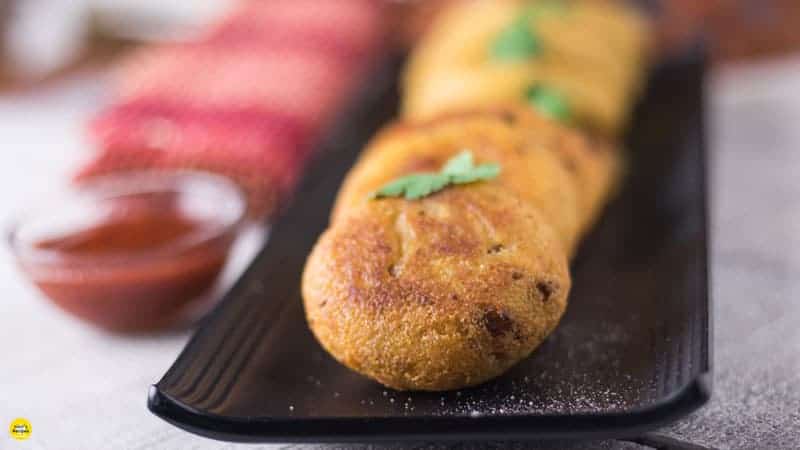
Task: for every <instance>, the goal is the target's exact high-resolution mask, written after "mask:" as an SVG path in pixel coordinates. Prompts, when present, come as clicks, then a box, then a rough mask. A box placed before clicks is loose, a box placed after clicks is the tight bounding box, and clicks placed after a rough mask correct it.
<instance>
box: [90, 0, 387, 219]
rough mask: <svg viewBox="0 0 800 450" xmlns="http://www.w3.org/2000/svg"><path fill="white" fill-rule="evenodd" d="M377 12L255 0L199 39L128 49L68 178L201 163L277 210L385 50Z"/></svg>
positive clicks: (351, 1)
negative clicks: (80, 161) (81, 161)
mask: <svg viewBox="0 0 800 450" xmlns="http://www.w3.org/2000/svg"><path fill="white" fill-rule="evenodd" d="M382 19H383V15H382V9H381V7H380V5H379V3H378V1H377V0H269V1H259V0H251V1H246V2H243V3H241V4H240V5H239V7H238V8H236V9H235V10H234V11H233V12H232V13H231V14H230V15H228V16H227V17H226V18H225V19H223V20H222V21H220V22H219V23H217V24H215V25H212V26H211V27H210V28H209V30H208V31H207V32H206V33H205V34H204V36H203V37H202V38H200V39H199V40H198V41H196V42H192V43H186V44H171V45H162V46H156V47H149V48H145V49H143V50H140V51H138V52H136V53H135V54H133V55H131V56H130V57H129V58H128V59H127V60H126V61H125V62H123V64H121V66H120V67H119V68H118V70H117V76H116V78H115V83H114V87H113V89H114V93H113V95H114V101H113V103H112V104H111V105H109V106H108V107H107V108H106V109H105V110H103V111H102V112H100V113H99V114H98V115H97V117H95V118H94V120H93V121H92V122H91V123H90V126H89V131H90V134H91V136H92V137H93V139H94V140H95V142H96V143H97V146H98V147H99V152H98V154H97V155H96V157H95V158H94V159H92V160H91V161H90V162H89V163H88V164H86V165H85V166H84V167H82V168H81V169H80V170H79V172H78V174H77V176H76V178H77V179H78V180H83V179H86V178H90V177H94V176H97V175H105V174H108V173H113V172H116V171H123V170H140V169H163V170H181V169H198V170H207V171H211V172H215V173H219V174H223V175H226V176H228V177H230V178H232V179H233V180H235V181H236V182H237V183H239V185H240V186H242V188H244V190H245V191H246V192H247V194H248V198H249V200H250V206H251V211H252V212H253V214H255V215H262V214H271V213H273V212H274V211H275V210H276V209H277V208H278V207H279V206H280V205H281V204H282V202H283V200H284V199H285V198H286V197H287V196H289V195H290V194H291V192H292V190H293V188H294V186H295V185H296V183H297V181H298V180H299V178H300V175H301V174H302V171H303V169H304V168H305V166H306V165H307V163H308V161H309V159H310V158H311V157H312V156H313V149H314V146H315V143H316V142H317V140H318V139H319V137H320V135H321V133H323V132H324V130H325V129H326V127H328V126H329V125H330V124H331V121H332V119H333V118H334V116H335V115H336V113H337V112H338V111H340V110H341V109H342V107H343V106H344V104H345V103H346V101H347V100H348V98H349V97H351V95H352V93H353V92H354V90H355V89H357V87H358V83H359V82H360V81H361V80H362V79H363V78H364V75H365V73H366V71H367V70H368V68H369V67H370V63H371V62H373V61H374V60H375V59H376V57H377V56H378V54H379V52H380V51H381V50H382V48H383V44H384V37H383V31H384V27H383V23H382Z"/></svg>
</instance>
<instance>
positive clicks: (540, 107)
mask: <svg viewBox="0 0 800 450" xmlns="http://www.w3.org/2000/svg"><path fill="white" fill-rule="evenodd" d="M525 97H526V98H527V100H528V103H530V104H531V105H532V106H533V107H534V108H536V110H537V111H539V112H541V113H542V114H544V115H545V116H547V117H550V118H551V119H555V120H558V121H560V122H567V121H569V120H570V117H571V115H572V111H571V110H570V105H569V102H568V101H567V98H566V97H565V96H564V94H562V93H561V92H559V91H557V90H555V89H553V88H551V87H548V86H545V85H543V84H538V83H537V84H535V85H533V86H531V87H530V88H528V90H527V92H525Z"/></svg>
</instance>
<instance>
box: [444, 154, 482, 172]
mask: <svg viewBox="0 0 800 450" xmlns="http://www.w3.org/2000/svg"><path fill="white" fill-rule="evenodd" d="M473 166H474V163H473V162H472V152H470V151H463V152H461V153H459V154H458V155H456V156H454V157H452V158H450V159H449V160H448V161H447V163H446V164H445V165H444V167H442V173H443V174H445V175H456V174H460V173H464V172H468V171H469V170H470V169H472V167H473Z"/></svg>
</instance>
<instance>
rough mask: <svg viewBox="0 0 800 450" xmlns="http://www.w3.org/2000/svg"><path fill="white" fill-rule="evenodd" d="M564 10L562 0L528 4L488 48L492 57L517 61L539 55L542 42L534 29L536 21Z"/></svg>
mask: <svg viewBox="0 0 800 450" xmlns="http://www.w3.org/2000/svg"><path fill="white" fill-rule="evenodd" d="M566 11H567V6H566V4H565V3H564V1H562V0H539V1H537V2H535V3H532V4H530V5H528V6H527V7H526V8H525V9H524V10H523V11H522V12H521V13H520V14H519V15H518V16H517V17H516V18H515V19H514V20H513V21H512V22H511V23H510V24H508V26H506V27H505V28H504V29H503V30H501V31H500V34H498V35H497V38H496V39H495V40H494V42H493V43H492V46H491V48H490V53H491V56H492V58H493V59H495V60H497V61H519V60H526V59H530V58H534V57H536V56H539V54H541V53H542V42H541V38H540V37H539V34H538V32H537V31H536V22H538V21H539V20H542V19H546V18H548V17H558V16H561V15H563V14H565V13H566Z"/></svg>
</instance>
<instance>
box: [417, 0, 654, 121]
mask: <svg viewBox="0 0 800 450" xmlns="http://www.w3.org/2000/svg"><path fill="white" fill-rule="evenodd" d="M621 3H622V2H594V1H579V2H570V3H569V5H568V6H566V7H565V8H564V9H562V10H561V12H560V13H558V12H555V13H551V14H547V15H540V16H538V17H537V18H531V19H530V20H531V21H534V22H532V25H533V26H535V29H536V33H537V36H538V37H539V39H540V41H541V47H542V50H541V53H539V54H538V55H537V56H536V57H533V58H528V59H521V60H513V61H507V60H497V59H494V58H492V57H491V47H492V43H493V42H495V40H496V39H497V37H498V35H499V34H500V33H501V32H502V30H504V29H505V28H506V27H507V26H508V25H509V24H510V23H513V21H514V20H517V19H519V18H520V17H523V15H522V14H523V12H524V11H525V8H526V7H527V6H529V5H530V4H531V3H530V2H522V1H518V0H472V1H464V2H459V3H457V4H454V5H451V6H450V7H448V8H446V9H445V10H444V11H443V12H442V13H441V14H440V15H438V17H437V20H436V21H435V22H434V23H433V24H432V26H431V27H430V30H429V31H428V32H427V33H426V34H425V36H424V37H423V38H422V39H421V40H420V43H419V44H418V45H417V47H416V48H415V49H414V52H413V53H412V54H411V57H410V58H409V64H408V67H407V70H406V72H405V75H404V80H403V86H404V89H403V90H404V97H403V114H404V115H405V116H406V117H413V118H423V117H432V116H435V115H437V114H440V113H442V112H446V111H451V110H457V109H462V108H469V107H480V106H485V105H487V104H493V103H502V102H515V101H520V100H522V99H524V97H525V92H526V91H527V89H529V88H530V87H531V86H533V85H537V84H543V85H546V86H548V87H550V88H553V89H555V90H557V91H559V92H561V93H563V94H564V95H565V96H566V97H567V100H568V102H569V104H570V106H571V108H570V109H571V110H572V115H573V118H574V119H575V121H576V122H577V124H578V125H579V126H581V127H582V128H587V127H588V128H591V129H593V130H600V131H601V132H602V133H603V134H605V135H607V136H615V135H616V134H617V133H618V132H619V131H620V130H621V129H622V128H623V126H624V124H625V122H626V119H627V115H628V113H629V107H630V106H631V103H632V100H633V98H634V96H635V94H636V93H637V92H638V90H639V85H640V84H641V78H642V73H643V66H644V62H645V59H646V53H647V48H648V47H649V44H648V42H649V36H648V35H649V30H648V23H647V21H646V20H644V19H643V17H640V16H639V14H637V13H636V12H635V11H634V10H633V9H632V8H628V7H627V6H624V5H622V4H621ZM598 36H602V39H598V38H597V37H598Z"/></svg>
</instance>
